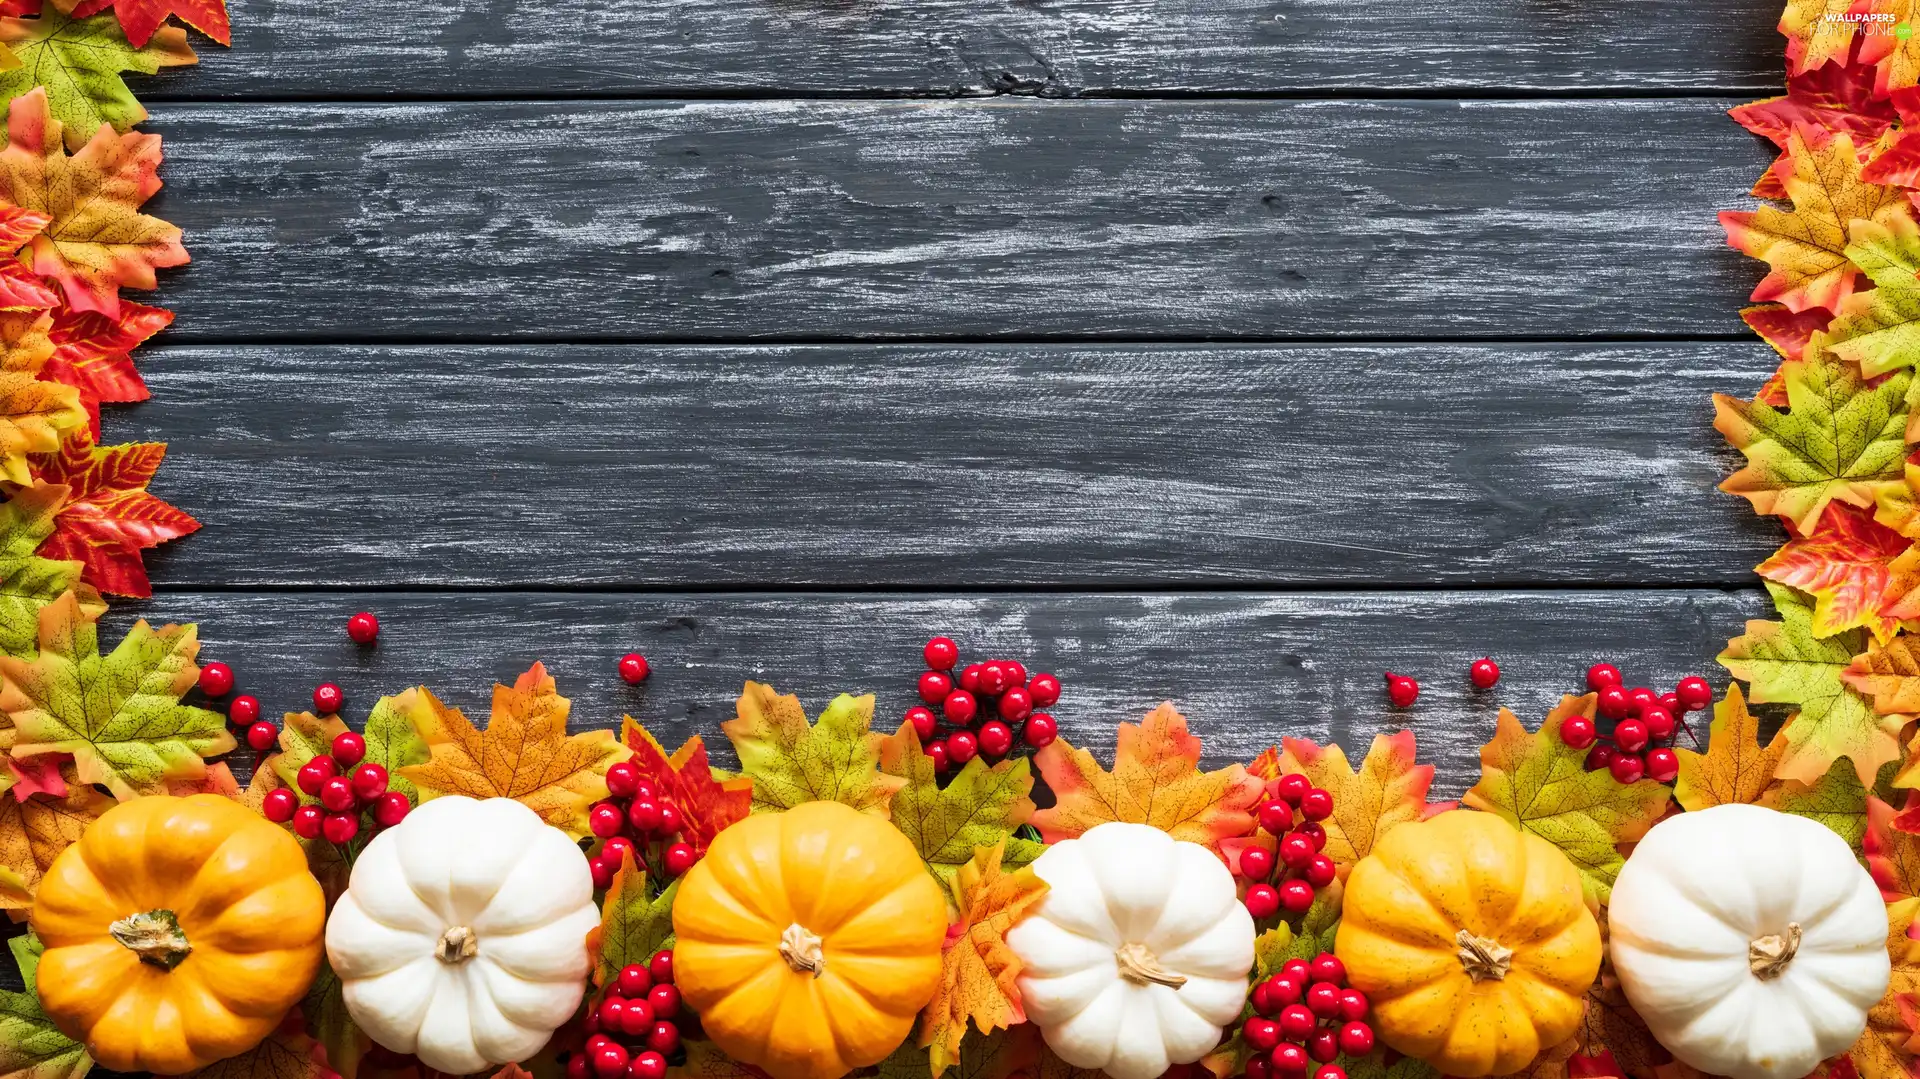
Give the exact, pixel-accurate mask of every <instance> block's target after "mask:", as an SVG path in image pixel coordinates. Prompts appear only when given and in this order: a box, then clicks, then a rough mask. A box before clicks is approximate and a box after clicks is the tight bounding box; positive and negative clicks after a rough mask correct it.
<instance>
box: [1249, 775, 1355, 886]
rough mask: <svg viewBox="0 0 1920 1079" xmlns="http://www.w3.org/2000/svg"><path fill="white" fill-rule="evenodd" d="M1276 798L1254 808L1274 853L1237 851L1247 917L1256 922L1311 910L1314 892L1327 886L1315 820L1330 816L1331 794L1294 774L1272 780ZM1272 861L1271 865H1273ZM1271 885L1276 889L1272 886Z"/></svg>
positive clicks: (1329, 878)
mask: <svg viewBox="0 0 1920 1079" xmlns="http://www.w3.org/2000/svg"><path fill="white" fill-rule="evenodd" d="M1275 784H1276V787H1277V789H1278V793H1279V795H1280V797H1278V798H1275V799H1273V800H1272V801H1270V802H1268V803H1266V804H1265V805H1263V806H1261V807H1260V830H1261V831H1263V832H1266V833H1267V834H1269V835H1271V836H1274V837H1275V839H1276V842H1275V849H1276V850H1277V851H1278V852H1279V854H1278V857H1277V859H1276V856H1275V853H1274V851H1270V850H1268V849H1266V848H1265V847H1248V848H1247V849H1245V850H1243V851H1241V852H1240V876H1241V878H1242V879H1244V880H1248V881H1252V882H1254V883H1253V886H1252V887H1250V888H1248V889H1247V898H1246V904H1247V913H1249V914H1251V915H1253V916H1254V918H1255V919H1256V920H1258V919H1264V918H1271V917H1273V916H1274V915H1275V914H1277V913H1279V911H1280V910H1281V909H1283V908H1284V909H1285V910H1286V911H1287V913H1289V914H1300V913H1303V912H1304V911H1305V910H1306V909H1307V908H1308V907H1311V906H1313V896H1314V893H1315V892H1316V891H1318V890H1319V889H1321V888H1324V887H1326V886H1327V885H1329V884H1332V883H1333V878H1334V876H1335V874H1336V872H1337V869H1336V867H1335V866H1334V864H1333V859H1331V858H1329V857H1327V856H1326V855H1324V854H1322V853H1320V852H1321V851H1322V850H1324V849H1326V846H1327V830H1326V828H1325V827H1324V826H1322V825H1321V823H1320V822H1321V821H1323V820H1326V819H1327V818H1328V817H1329V816H1332V815H1333V795H1331V794H1328V793H1327V792H1326V791H1324V790H1321V789H1320V788H1319V787H1316V786H1314V785H1313V784H1312V783H1309V782H1308V781H1307V777H1306V776H1303V775H1300V774H1298V773H1295V774H1293V775H1284V776H1281V777H1280V778H1279V779H1278V780H1276V781H1275ZM1276 861H1277V865H1276ZM1270 882H1277V884H1278V887H1275V883H1270Z"/></svg>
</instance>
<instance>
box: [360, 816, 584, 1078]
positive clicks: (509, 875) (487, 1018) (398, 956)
mask: <svg viewBox="0 0 1920 1079" xmlns="http://www.w3.org/2000/svg"><path fill="white" fill-rule="evenodd" d="M599 924H600V913H599V911H597V910H595V909H594V905H593V876H592V873H591V872H590V871H589V870H588V868H587V860H586V858H585V857H583V856H582V855H581V853H580V848H579V847H577V846H575V845H574V843H573V841H572V840H571V839H568V838H567V834H566V833H565V832H562V831H561V830H559V829H558V828H554V827H551V826H549V825H548V824H546V823H545V822H544V821H542V820H541V819H540V817H539V815H538V814H536V813H534V811H533V810H531V809H529V808H527V807H526V806H524V805H521V804H520V803H519V802H516V801H514V800H512V799H510V798H488V799H486V800H484V801H476V800H474V799H472V798H461V797H446V798H436V799H434V800H432V801H430V802H426V803H424V804H422V805H421V806H420V808H418V809H416V810H414V811H413V812H412V813H409V814H408V815H407V817H406V819H405V820H403V821H401V822H400V823H399V824H397V825H395V826H394V827H392V828H389V829H388V830H386V831H384V832H382V833H380V834H379V835H377V836H375V837H374V838H373V841H372V842H370V843H368V844H367V846H366V849H365V850H363V851H361V852H360V857H359V859H358V860H357V861H356V862H355V863H354V866H353V875H352V877H351V878H350V879H349V881H348V884H347V891H346V894H344V895H342V896H341V897H340V901H339V902H338V903H336V904H335V905H334V908H333V915H332V917H331V918H329V919H328V921H327V959H328V961H329V962H330V963H332V965H333V970H334V972H335V973H336V974H338V975H339V976H340V981H341V986H342V989H343V990H344V993H345V997H346V1004H347V1013H348V1014H349V1015H351V1016H353V1021H354V1022H355V1023H358V1024H359V1025H360V1029H362V1030H364V1031H366V1032H367V1035H368V1036H369V1037H371V1038H372V1039H373V1040H374V1041H376V1042H378V1043H379V1044H381V1045H383V1046H385V1047H386V1048H388V1049H391V1050H393V1051H395V1052H398V1053H416V1054H418V1055H419V1057H420V1059H421V1061H422V1062H424V1063H425V1064H426V1066H427V1067H429V1068H433V1069H435V1070H436V1071H443V1072H447V1073H450V1074H453V1075H467V1074H471V1073H473V1072H477V1071H482V1070H484V1069H488V1068H492V1067H494V1066H497V1065H501V1064H508V1063H512V1062H515V1061H520V1060H525V1059H526V1058H528V1057H530V1056H532V1055H533V1054H534V1053H537V1052H539V1051H540V1048H541V1047H542V1046H544V1045H545V1044H546V1043H547V1039H548V1038H550V1037H551V1036H552V1035H553V1032H554V1030H555V1029H556V1028H558V1027H559V1026H560V1024H562V1023H564V1022H566V1021H567V1020H568V1019H569V1018H570V1017H572V1015H573V1013H574V1011H575V1010H576V1009H577V1008H579V1006H580V998H581V996H582V994H583V993H584V992H585V986H586V977H587V974H588V972H589V970H590V969H591V963H590V961H589V958H588V955H587V933H588V931H589V930H591V929H593V928H594V927H595V926H597V925H599Z"/></svg>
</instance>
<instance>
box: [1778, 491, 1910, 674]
mask: <svg viewBox="0 0 1920 1079" xmlns="http://www.w3.org/2000/svg"><path fill="white" fill-rule="evenodd" d="M1788 531H1789V532H1790V533H1794V534H1793V538H1792V539H1789V540H1788V541H1787V544H1786V546H1784V547H1782V548H1780V549H1779V550H1778V551H1775V552H1774V553H1773V555H1772V557H1770V558H1768V559H1767V560H1766V561H1765V562H1762V563H1760V565H1759V566H1757V567H1755V569H1756V570H1757V571H1758V572H1759V574H1760V576H1762V577H1765V578H1767V579H1769V580H1774V581H1779V582H1780V583H1781V584H1787V585H1792V586H1793V587H1795V588H1798V589H1800V590H1801V591H1802V592H1807V593H1810V594H1812V595H1813V597H1814V608H1813V632H1814V634H1815V635H1816V636H1821V637H1827V636H1832V635H1833V634H1835V633H1839V632H1840V631H1842V630H1847V629H1852V628H1853V627H1855V626H1866V627H1867V628H1868V629H1870V630H1872V631H1873V634H1874V636H1875V637H1877V638H1879V639H1880V640H1882V641H1885V640H1887V639H1888V638H1890V637H1892V636H1893V634H1894V631H1896V630H1897V629H1899V628H1900V620H1901V618H1903V617H1911V616H1912V615H1913V614H1914V613H1915V612H1913V611H1912V608H1913V607H1914V605H1915V603H1916V602H1920V597H1915V596H1914V593H1915V591H1916V590H1920V576H1916V573H1915V567H1914V565H1913V563H1914V562H1915V558H1907V559H1906V560H1904V561H1902V560H1901V556H1902V555H1904V554H1906V553H1907V550H1908V548H1909V547H1910V546H1911V545H1912V544H1911V543H1910V541H1909V540H1908V539H1907V538H1906V537H1905V536H1902V535H1901V534H1900V533H1898V532H1896V531H1894V530H1893V529H1891V528H1888V527H1887V526H1885V525H1883V524H1880V523H1879V522H1878V521H1875V520H1874V519H1873V510H1871V509H1861V508H1859V507H1857V506H1849V505H1847V504H1846V503H1844V502H1833V503H1830V504H1829V505H1828V506H1827V508H1826V511H1825V512H1824V513H1822V514H1821V515H1820V520H1819V522H1818V523H1817V524H1816V525H1815V526H1814V528H1813V531H1812V532H1809V533H1807V534H1806V535H1804V536H1803V535H1799V534H1797V530H1796V529H1794V528H1793V527H1792V525H1791V524H1789V525H1788Z"/></svg>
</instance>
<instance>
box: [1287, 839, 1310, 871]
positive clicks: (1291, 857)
mask: <svg viewBox="0 0 1920 1079" xmlns="http://www.w3.org/2000/svg"><path fill="white" fill-rule="evenodd" d="M1315 853H1316V852H1315V851H1314V849H1313V837H1312V836H1309V835H1304V834H1302V833H1300V832H1288V833H1287V834H1286V835H1283V836H1281V837H1280V861H1281V863H1282V864H1284V865H1285V866H1286V867H1287V868H1288V869H1305V868H1306V867H1307V863H1308V862H1311V861H1313V856H1314V854H1315Z"/></svg>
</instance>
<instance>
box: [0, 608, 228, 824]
mask: <svg viewBox="0 0 1920 1079" xmlns="http://www.w3.org/2000/svg"><path fill="white" fill-rule="evenodd" d="M39 643H40V654H39V656H38V658H36V659H34V660H33V661H32V662H27V661H25V660H21V659H17V658H15V657H12V656H0V675H4V676H5V679H6V684H5V686H4V687H0V711H4V712H6V713H7V714H8V715H9V716H10V717H11V718H12V719H13V724H14V726H15V727H16V728H18V738H19V741H18V743H17V744H16V745H15V746H14V747H13V752H14V755H15V756H18V757H30V756H32V755H34V754H36V753H71V754H73V759H74V766H75V768H76V769H78V772H79V778H80V781H81V782H82V783H100V784H104V785H105V786H106V787H107V789H109V790H111V791H112V792H113V793H114V796H115V797H118V798H130V797H133V796H134V795H136V794H150V793H158V792H160V791H162V790H163V789H164V788H165V786H166V783H167V781H168V780H197V779H200V778H202V777H203V776H205V775H206V772H207V767H206V761H205V760H204V759H203V758H206V757H212V756H215V755H217V754H221V753H225V752H227V751H228V750H230V749H232V748H233V747H234V741H233V735H232V734H231V733H229V732H228V730H227V721H226V719H225V718H224V717H222V716H221V715H220V714H219V713H217V712H209V711H207V710H206V709H205V708H194V707H190V706H188V705H183V704H181V703H180V695H181V694H183V693H185V692H186V691H187V690H188V689H189V688H191V687H192V686H193V684H194V682H195V681H196V680H197V679H198V678H199V677H200V667H199V665H198V664H196V663H194V661H193V658H194V656H195V655H197V654H199V651H200V640H199V637H198V635H197V633H196V630H195V627H193V626H192V625H185V626H162V627H161V628H159V629H157V630H156V629H153V628H152V627H150V626H148V625H147V623H146V622H145V621H144V620H142V621H139V622H136V623H134V626H133V628H132V629H131V630H129V631H127V635H126V637H124V638H123V639H122V640H121V641H120V644H119V645H118V646H116V647H115V648H114V650H113V651H112V652H109V653H108V654H106V655H104V656H102V655H101V654H100V649H99V630H98V627H97V626H95V625H94V624H93V622H91V621H90V620H88V619H87V618H86V617H85V615H84V614H83V612H82V611H81V609H80V602H79V600H78V599H77V598H76V597H75V596H74V594H73V593H72V592H68V593H66V594H65V595H63V596H61V597H60V598H59V599H58V600H56V601H54V602H52V603H49V604H47V605H46V606H45V607H43V608H41V609H40V636H39Z"/></svg>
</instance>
